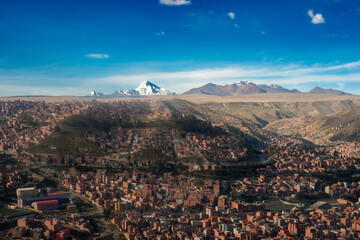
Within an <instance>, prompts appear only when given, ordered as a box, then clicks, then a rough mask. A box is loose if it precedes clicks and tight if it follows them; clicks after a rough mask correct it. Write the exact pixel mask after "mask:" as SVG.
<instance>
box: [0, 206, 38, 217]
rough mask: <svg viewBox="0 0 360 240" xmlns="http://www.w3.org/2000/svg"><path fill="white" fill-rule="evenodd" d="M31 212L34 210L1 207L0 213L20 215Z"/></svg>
mask: <svg viewBox="0 0 360 240" xmlns="http://www.w3.org/2000/svg"><path fill="white" fill-rule="evenodd" d="M31 213H32V212H29V211H25V210H19V209H10V208H0V214H1V216H2V217H20V216H25V215H28V214H31Z"/></svg>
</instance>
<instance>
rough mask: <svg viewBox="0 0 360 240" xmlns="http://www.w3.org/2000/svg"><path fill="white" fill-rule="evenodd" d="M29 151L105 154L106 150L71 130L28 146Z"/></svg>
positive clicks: (56, 133) (54, 134)
mask: <svg viewBox="0 0 360 240" xmlns="http://www.w3.org/2000/svg"><path fill="white" fill-rule="evenodd" d="M28 151H29V152H32V153H62V154H71V153H74V152H78V153H91V154H92V155H98V156H99V155H100V156H101V155H104V151H103V150H102V149H100V148H99V147H98V146H97V144H95V143H94V142H92V141H90V140H88V139H85V138H84V137H82V136H78V135H76V134H74V133H71V132H55V133H53V134H52V135H51V136H49V137H48V138H46V139H45V140H44V141H42V142H41V143H40V144H38V145H35V146H32V147H30V148H28Z"/></svg>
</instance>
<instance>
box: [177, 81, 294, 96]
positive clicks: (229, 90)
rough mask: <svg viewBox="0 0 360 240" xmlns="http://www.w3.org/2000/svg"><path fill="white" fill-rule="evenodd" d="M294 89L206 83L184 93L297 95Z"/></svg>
mask: <svg viewBox="0 0 360 240" xmlns="http://www.w3.org/2000/svg"><path fill="white" fill-rule="evenodd" d="M298 92H299V91H298V90H296V89H293V90H289V89H286V88H283V87H281V86H279V85H277V84H272V85H270V86H268V85H265V84H259V85H256V84H255V83H252V82H247V81H246V82H243V81H240V82H237V83H233V84H229V85H225V86H221V85H216V84H212V83H208V84H206V85H204V86H202V87H199V88H193V89H191V90H189V91H187V92H185V93H184V95H187V94H207V95H216V96H237V95H247V94H258V93H298Z"/></svg>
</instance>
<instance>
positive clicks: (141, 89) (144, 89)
mask: <svg viewBox="0 0 360 240" xmlns="http://www.w3.org/2000/svg"><path fill="white" fill-rule="evenodd" d="M175 95H176V93H175V92H172V91H170V90H168V89H165V88H162V87H159V86H157V85H156V84H154V83H152V82H150V81H144V82H142V83H141V84H140V85H139V86H138V87H137V88H136V89H124V90H116V91H115V92H114V93H112V94H104V93H102V92H97V91H91V92H90V93H89V94H88V95H87V97H99V98H107V97H110V98H111V97H141V96H175Z"/></svg>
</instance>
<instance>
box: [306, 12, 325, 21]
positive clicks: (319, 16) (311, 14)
mask: <svg viewBox="0 0 360 240" xmlns="http://www.w3.org/2000/svg"><path fill="white" fill-rule="evenodd" d="M308 15H309V17H311V22H312V23H313V24H320V23H325V18H324V17H323V15H322V14H321V13H317V14H314V10H312V9H310V10H309V11H308Z"/></svg>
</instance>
